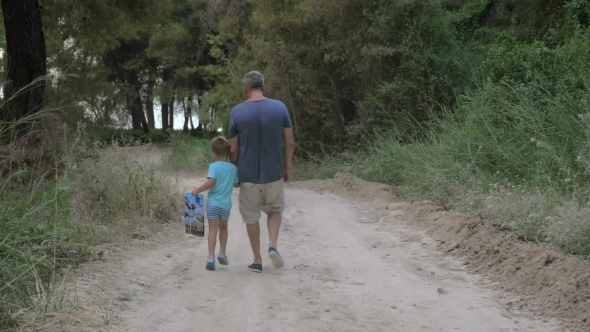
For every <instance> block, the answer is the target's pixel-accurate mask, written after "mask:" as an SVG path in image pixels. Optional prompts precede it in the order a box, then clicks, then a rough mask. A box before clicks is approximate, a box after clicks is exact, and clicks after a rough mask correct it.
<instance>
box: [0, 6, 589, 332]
mask: <svg viewBox="0 0 590 332" xmlns="http://www.w3.org/2000/svg"><path fill="white" fill-rule="evenodd" d="M1 2H2V6H1V7H2V18H3V21H2V24H0V49H1V50H2V52H0V56H2V60H3V61H4V62H5V64H6V66H2V68H0V73H1V75H2V76H1V77H2V81H3V82H4V84H3V94H2V96H1V101H0V330H11V329H14V328H15V327H17V326H19V325H21V324H23V323H27V324H37V323H40V322H41V323H42V321H43V319H44V318H46V317H48V316H49V315H50V314H51V313H52V312H54V311H59V310H62V309H63V308H64V307H66V306H68V305H71V303H68V302H67V297H66V296H62V295H63V294H64V293H60V292H61V290H60V289H61V288H60V287H61V284H60V280H63V276H64V275H67V274H68V273H69V272H68V271H71V270H72V269H74V268H75V267H76V266H77V265H78V264H80V263H81V262H84V261H85V260H87V259H88V253H87V251H88V247H89V246H91V245H94V244H97V243H101V242H109V241H115V240H116V241H123V240H124V239H125V238H127V237H129V236H130V234H132V233H133V232H134V231H135V226H136V225H138V224H142V225H147V226H149V227H152V226H153V227H158V225H160V224H161V223H163V222H166V221H167V220H168V219H169V218H170V213H172V212H171V211H172V210H171V208H172V205H173V197H174V193H175V190H176V188H175V184H174V181H173V179H172V178H171V175H170V174H171V172H196V171H199V170H200V169H203V168H205V167H206V165H207V164H208V163H209V162H211V156H210V153H209V148H208V146H209V142H208V138H210V137H212V136H214V135H217V134H218V128H221V134H225V133H226V130H227V126H228V119H229V112H230V111H231V109H232V107H233V106H234V105H235V104H237V103H239V102H240V101H241V100H242V98H243V95H242V86H241V79H242V77H243V75H244V74H246V73H247V72H249V71H251V70H259V71H261V72H262V73H263V74H264V75H265V77H266V90H265V93H266V95H267V96H268V97H271V98H276V99H280V100H282V101H283V102H284V103H285V104H286V106H287V107H288V109H289V112H290V115H291V118H292V120H293V124H294V135H295V139H296V142H297V151H296V156H297V160H296V166H295V169H294V172H295V173H294V175H295V177H296V179H300V180H304V179H313V178H330V177H332V176H334V174H335V173H337V172H349V173H352V174H355V175H357V176H359V177H361V178H363V179H366V180H370V181H377V182H382V183H386V184H390V185H393V186H394V187H395V188H396V192H397V194H398V195H399V196H401V197H403V198H406V199H429V200H433V201H436V202H438V203H441V204H444V205H445V206H446V207H447V208H449V209H457V210H460V211H465V212H469V213H480V214H481V215H482V216H483V217H484V218H485V219H486V220H487V221H489V222H490V223H491V224H494V225H498V226H499V227H502V229H505V230H507V231H513V232H518V233H519V234H520V235H522V236H519V238H521V239H523V240H525V241H532V242H539V243H542V244H548V245H552V246H554V247H556V248H559V249H560V250H563V251H564V252H567V253H570V254H573V255H578V256H580V257H584V258H586V259H588V258H590V186H589V180H590V173H589V172H590V145H589V142H590V127H589V126H590V105H589V103H590V62H588V60H587V59H588V57H589V53H588V52H589V51H588V50H590V28H589V27H590V1H589V0H559V1H544V0H494V1H492V0H423V1H422V0H379V1H377V0H374V1H373V0H370V1H369V0H347V1H342V0H317V1H276V0H265V1H253V0H220V1H206V0H135V1H131V2H129V1H118V2H112V3H111V2H104V1H82V0H67V1H66V0H55V1H45V0H22V1H8V0H2V1H1ZM22 17H26V18H27V19H22ZM22 40H27V41H30V42H29V43H27V44H26V45H25V44H23V43H22V42H20V41H22ZM23 73H26V75H24V74H23ZM175 115H177V116H178V115H180V116H181V117H183V118H184V122H183V123H181V124H179V123H178V122H177V123H175V121H174V120H175V118H176V117H175ZM197 120H198V121H197ZM122 128H125V129H122ZM162 144H166V145H167V146H169V147H170V151H171V154H166V155H163V159H162V160H161V161H159V160H152V159H150V156H153V155H158V153H156V151H157V149H156V145H158V146H160V145H162ZM31 317H36V318H34V319H33V318H31Z"/></svg>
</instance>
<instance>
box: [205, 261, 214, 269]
mask: <svg viewBox="0 0 590 332" xmlns="http://www.w3.org/2000/svg"><path fill="white" fill-rule="evenodd" d="M206 268H207V270H209V271H215V260H214V259H213V258H208V259H207V266H206Z"/></svg>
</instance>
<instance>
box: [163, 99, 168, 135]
mask: <svg viewBox="0 0 590 332" xmlns="http://www.w3.org/2000/svg"><path fill="white" fill-rule="evenodd" d="M168 108H169V105H168V103H162V131H163V132H166V129H168V126H169V125H168Z"/></svg>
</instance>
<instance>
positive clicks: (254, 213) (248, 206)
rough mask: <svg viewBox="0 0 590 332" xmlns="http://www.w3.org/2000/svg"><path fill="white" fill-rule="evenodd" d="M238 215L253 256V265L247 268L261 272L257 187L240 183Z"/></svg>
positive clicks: (259, 206) (259, 211)
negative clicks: (244, 227)
mask: <svg viewBox="0 0 590 332" xmlns="http://www.w3.org/2000/svg"><path fill="white" fill-rule="evenodd" d="M239 199H240V214H241V215H242V219H243V220H244V222H245V223H246V230H247V231H248V238H249V239H250V246H251V247H252V253H253V254H254V263H253V264H251V265H250V266H248V269H250V271H254V272H262V256H261V255H260V224H259V223H258V221H259V220H260V214H261V204H260V203H261V194H260V188H259V186H258V185H256V184H253V183H242V185H241V186H240V196H239Z"/></svg>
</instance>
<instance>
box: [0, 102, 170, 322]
mask: <svg viewBox="0 0 590 332" xmlns="http://www.w3.org/2000/svg"><path fill="white" fill-rule="evenodd" d="M47 116H49V115H48V113H46V112H42V113H40V114H36V115H35V116H34V119H35V120H39V119H43V118H44V117H47ZM32 119H33V117H27V118H25V119H23V120H21V121H31V120H32ZM15 126H16V124H4V125H2V126H0V137H1V136H3V135H11V134H12V132H13V128H15ZM40 135H42V136H41V138H42V139H41V141H42V142H45V143H43V144H42V145H41V146H37V147H31V146H28V145H25V146H24V147H19V144H18V142H17V144H8V145H4V146H0V148H1V151H3V153H1V154H0V330H13V329H14V328H15V327H17V326H19V325H22V324H26V325H27V326H32V327H34V326H36V325H38V323H41V322H42V321H43V320H44V318H45V317H46V314H48V313H50V312H54V311H60V310H62V309H64V308H65V306H69V305H70V303H69V302H68V301H69V298H68V297H67V296H66V295H67V290H65V289H64V288H63V287H62V286H63V285H62V282H63V280H64V279H63V277H64V274H66V273H68V271H70V270H71V269H73V268H75V267H76V266H77V265H78V264H80V262H81V260H82V258H83V257H84V256H85V254H86V251H87V248H88V246H89V245H93V244H97V243H100V242H106V241H112V240H113V239H115V238H116V239H117V240H119V239H121V238H122V237H123V238H125V237H128V236H130V235H131V232H132V231H135V230H136V226H137V225H141V226H142V227H150V226H152V225H154V226H157V225H158V224H161V223H162V222H163V221H167V220H169V219H170V212H172V211H171V208H172V207H173V206H172V205H173V204H172V202H173V196H174V188H173V186H174V182H172V181H171V180H170V179H169V178H168V176H167V174H163V173H161V172H157V170H159V168H158V166H157V165H156V164H155V163H154V162H151V161H150V160H149V158H148V160H140V159H141V158H135V156H139V157H141V156H146V155H149V154H150V153H151V149H150V146H149V145H139V144H137V143H134V142H123V143H124V144H123V145H124V146H120V145H121V144H120V143H119V144H114V145H108V146H102V145H100V144H94V145H92V144H89V142H88V141H87V139H86V135H85V130H84V125H83V124H80V125H79V126H78V128H76V129H75V130H71V129H69V128H67V127H66V126H64V127H62V128H58V130H57V131H44V132H41V133H40ZM31 156H35V157H31ZM138 219H139V220H140V221H141V223H138V222H137V221H138ZM146 235H148V234H146ZM123 240H124V239H123Z"/></svg>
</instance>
